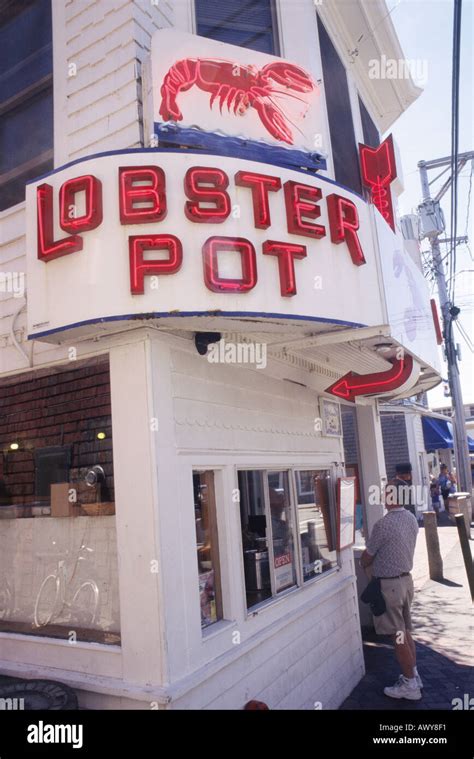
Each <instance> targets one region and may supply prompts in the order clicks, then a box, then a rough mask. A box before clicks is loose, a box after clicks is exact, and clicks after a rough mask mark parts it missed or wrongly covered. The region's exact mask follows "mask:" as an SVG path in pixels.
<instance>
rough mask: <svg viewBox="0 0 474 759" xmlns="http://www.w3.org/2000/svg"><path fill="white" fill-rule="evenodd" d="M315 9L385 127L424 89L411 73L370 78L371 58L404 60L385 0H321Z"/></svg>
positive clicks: (367, 102)
mask: <svg viewBox="0 0 474 759" xmlns="http://www.w3.org/2000/svg"><path fill="white" fill-rule="evenodd" d="M318 13H319V14H320V16H321V19H322V21H323V23H324V24H325V26H326V27H327V29H328V32H329V33H330V35H331V38H332V40H333V43H334V44H335V45H336V47H337V48H338V52H339V54H340V55H341V57H342V60H343V61H344V63H345V64H346V66H347V67H348V68H349V69H350V70H351V72H352V74H353V76H354V78H355V80H356V82H357V87H358V90H359V93H360V95H361V97H362V99H363V100H364V102H365V104H366V106H367V107H368V108H369V110H370V111H371V115H372V117H373V118H374V120H375V122H376V124H377V126H378V128H379V130H380V131H381V132H385V131H387V129H389V128H390V127H391V126H392V124H393V123H394V122H395V121H396V120H397V119H398V118H399V116H401V114H402V113H403V112H404V111H405V110H406V109H407V108H408V106H410V105H411V104H412V103H413V102H414V101H415V100H416V99H417V98H418V97H419V96H420V95H421V93H422V92H423V90H422V89H421V88H420V87H417V86H416V85H415V83H414V82H413V79H412V78H411V76H407V77H397V78H394V79H389V78H386V77H384V78H382V77H381V78H370V76H369V71H370V61H373V60H380V59H381V57H382V55H385V56H386V60H388V59H391V60H395V61H404V60H406V59H405V55H404V53H403V50H402V48H401V45H400V42H399V40H398V36H397V33H396V31H395V27H394V25H393V22H392V19H391V17H390V9H389V8H388V7H387V5H386V3H385V0H370V1H369V2H367V0H338V2H332V3H321V5H318Z"/></svg>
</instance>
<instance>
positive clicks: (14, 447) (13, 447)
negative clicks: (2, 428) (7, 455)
mask: <svg viewBox="0 0 474 759" xmlns="http://www.w3.org/2000/svg"><path fill="white" fill-rule="evenodd" d="M19 447H20V444H19V443H10V450H11V451H17V450H18V449H19Z"/></svg>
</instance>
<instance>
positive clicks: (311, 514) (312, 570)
mask: <svg viewBox="0 0 474 759" xmlns="http://www.w3.org/2000/svg"><path fill="white" fill-rule="evenodd" d="M329 482H330V473H329V471H328V470H319V471H316V470H309V471H308V470H303V471H298V472H296V497H297V507H298V528H299V536H300V545H301V557H302V563H303V580H304V581H305V582H306V581H307V580H311V579H312V578H313V577H317V576H318V575H320V574H321V573H322V572H326V571H327V570H328V569H332V568H333V567H335V566H336V559H337V557H336V550H335V545H336V543H335V524H334V519H333V511H332V509H331V503H330V493H329Z"/></svg>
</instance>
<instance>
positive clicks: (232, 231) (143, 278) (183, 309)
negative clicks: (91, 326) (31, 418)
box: [27, 150, 382, 335]
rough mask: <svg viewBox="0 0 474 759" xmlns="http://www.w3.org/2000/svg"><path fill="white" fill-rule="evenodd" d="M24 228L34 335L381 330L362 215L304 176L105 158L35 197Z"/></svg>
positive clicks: (191, 162)
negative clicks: (105, 323)
mask: <svg viewBox="0 0 474 759" xmlns="http://www.w3.org/2000/svg"><path fill="white" fill-rule="evenodd" d="M27 227H28V231H27V236H28V246H27V251H28V277H29V306H30V309H29V312H28V315H29V316H30V314H31V322H30V327H29V330H30V334H32V335H33V334H37V333H38V332H39V333H40V334H41V333H42V331H43V329H44V330H45V331H49V330H50V329H56V328H58V327H59V325H61V324H62V325H66V326H68V325H70V324H72V323H74V324H78V323H82V322H85V321H87V322H89V321H94V320H96V319H97V320H104V319H105V320H107V319H108V318H111V317H116V316H120V317H122V316H126V315H131V316H133V315H138V314H144V313H146V314H149V315H153V314H156V315H166V316H167V317H171V316H172V315H176V318H177V317H178V316H179V317H181V318H182V317H183V315H184V314H188V315H189V314H194V315H198V314H206V313H219V314H227V313H229V314H230V313H233V314H236V313H241V314H248V315H250V316H251V317H252V318H254V317H255V318H257V317H258V316H263V318H277V317H278V315H281V316H282V318H291V319H296V320H301V323H303V320H306V319H309V320H312V319H321V318H323V319H324V320H329V321H333V320H334V321H336V322H339V321H343V322H344V323H346V322H347V323H357V324H361V323H363V324H365V323H367V321H369V322H372V320H373V318H375V317H373V316H372V312H373V311H374V310H375V311H376V312H377V314H378V317H377V318H378V319H381V318H382V312H381V305H380V302H379V301H380V293H379V286H378V279H377V269H376V265H375V261H374V250H373V245H372V237H371V231H370V218H369V210H368V206H367V204H366V203H365V202H364V201H363V200H362V199H361V198H360V197H358V196H356V195H355V194H353V193H350V192H349V191H347V190H345V189H343V188H341V187H338V186H335V185H334V184H333V183H331V182H329V181H325V180H324V179H323V178H318V177H314V176H311V175H309V174H307V173H306V172H301V171H300V172H297V171H294V170H291V169H284V168H278V167H275V166H270V165H268V164H263V163H258V162H256V161H248V160H244V159H235V158H230V157H223V156H210V155H202V156H197V155H195V154H192V153H191V152H188V153H186V152H183V151H179V150H178V151H176V152H172V151H166V152H161V151H160V150H157V151H154V150H148V151H141V150H138V151H131V152H125V153H123V154H113V155H103V156H99V157H96V158H91V159H84V160H83V161H81V162H79V163H76V164H75V165H73V166H70V167H67V168H65V169H63V170H57V171H55V172H54V173H52V174H51V175H50V176H47V177H44V178H42V179H41V180H39V181H38V182H36V183H32V184H31V185H30V186H29V187H28V188H27ZM369 293H370V298H368V297H367V295H368V294H369ZM346 311H347V312H348V313H347V314H345V312H346ZM349 312H350V313H349ZM364 312H365V313H364ZM269 315H273V316H272V317H270V316H269ZM361 315H362V319H360V316H361ZM346 317H347V318H346Z"/></svg>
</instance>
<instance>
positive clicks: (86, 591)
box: [71, 580, 99, 627]
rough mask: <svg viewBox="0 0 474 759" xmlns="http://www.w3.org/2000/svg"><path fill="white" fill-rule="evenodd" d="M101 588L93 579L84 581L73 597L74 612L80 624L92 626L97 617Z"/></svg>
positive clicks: (72, 606)
mask: <svg viewBox="0 0 474 759" xmlns="http://www.w3.org/2000/svg"><path fill="white" fill-rule="evenodd" d="M98 605H99V588H98V587H97V585H96V583H95V582H92V580H87V581H86V582H83V583H82V585H81V586H80V587H79V588H78V589H77V590H76V592H75V593H74V596H73V598H72V604H71V608H72V613H73V614H74V617H75V618H76V620H77V623H78V624H79V625H80V626H84V627H90V626H91V625H93V624H94V622H95V621H96V617H97V608H98Z"/></svg>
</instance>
